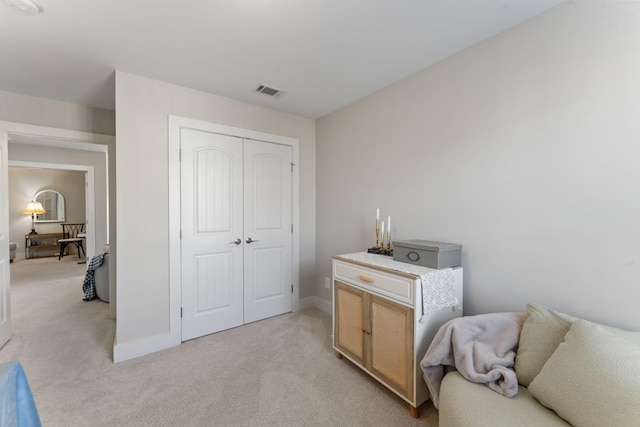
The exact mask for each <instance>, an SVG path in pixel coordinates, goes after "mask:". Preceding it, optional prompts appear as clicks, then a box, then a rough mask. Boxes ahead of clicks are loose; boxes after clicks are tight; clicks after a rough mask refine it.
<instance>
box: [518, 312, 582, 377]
mask: <svg viewBox="0 0 640 427" xmlns="http://www.w3.org/2000/svg"><path fill="white" fill-rule="evenodd" d="M527 313H528V314H529V317H527V319H526V320H525V321H524V324H523V325H522V330H521V331H520V342H519V343H518V352H517V354H516V361H515V365H514V370H515V371H516V376H517V377H518V383H520V384H521V385H523V386H525V387H527V386H528V385H529V383H531V381H533V379H534V378H535V377H536V375H538V373H539V372H540V370H541V369H542V366H543V365H544V364H545V362H546V361H547V359H549V357H550V356H551V355H552V354H553V352H554V351H556V348H558V346H559V345H560V343H561V342H562V340H563V339H564V336H565V335H566V334H567V332H568V331H569V328H570V327H571V324H572V323H573V322H574V321H575V320H576V318H575V317H572V316H569V315H568V314H564V313H561V312H559V311H555V310H552V309H550V308H548V307H545V306H543V305H539V304H527Z"/></svg>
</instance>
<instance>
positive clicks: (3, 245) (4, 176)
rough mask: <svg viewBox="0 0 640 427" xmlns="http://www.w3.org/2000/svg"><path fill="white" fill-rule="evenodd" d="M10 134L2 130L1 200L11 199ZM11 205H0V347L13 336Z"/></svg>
mask: <svg viewBox="0 0 640 427" xmlns="http://www.w3.org/2000/svg"><path fill="white" fill-rule="evenodd" d="M8 141H9V139H8V135H7V133H6V132H0V200H3V201H5V202H6V201H8V200H9V184H8V179H9V166H8V160H7V145H8ZM9 262H10V261H9V206H8V203H2V205H1V206H0V347H2V346H3V345H5V343H6V342H7V341H9V339H10V338H11V310H10V309H11V301H10V299H9V288H10V286H9V282H10V278H9Z"/></svg>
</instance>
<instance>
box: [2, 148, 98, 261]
mask: <svg viewBox="0 0 640 427" xmlns="http://www.w3.org/2000/svg"><path fill="white" fill-rule="evenodd" d="M9 167H18V168H38V169H54V170H68V171H80V172H85V173H86V174H87V175H86V176H87V181H86V182H87V185H86V186H85V189H84V192H85V193H84V194H85V202H84V204H85V217H86V223H87V237H86V240H87V242H86V245H85V248H84V250H85V258H86V259H87V260H89V259H91V257H92V256H93V255H95V254H94V252H95V248H96V244H95V240H96V207H95V205H96V203H95V188H94V167H93V166H84V165H65V164H62V163H40V162H29V161H21V160H9Z"/></svg>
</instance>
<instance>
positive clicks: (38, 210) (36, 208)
mask: <svg viewBox="0 0 640 427" xmlns="http://www.w3.org/2000/svg"><path fill="white" fill-rule="evenodd" d="M46 212H47V211H45V210H44V208H43V207H42V203H40V202H29V203H28V204H27V207H26V208H25V210H23V211H22V213H23V214H25V215H29V214H31V233H29V234H38V233H36V214H43V213H46Z"/></svg>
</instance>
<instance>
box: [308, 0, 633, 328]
mask: <svg viewBox="0 0 640 427" xmlns="http://www.w3.org/2000/svg"><path fill="white" fill-rule="evenodd" d="M638 22H640V4H639V3H638V2H593V1H580V2H568V3H566V4H564V5H562V6H560V7H558V8H556V9H553V10H551V11H549V12H547V13H544V14H542V15H540V16H538V17H536V18H534V19H532V20H530V21H528V22H526V23H524V24H522V25H520V26H518V27H515V28H513V29H511V30H508V31H506V32H504V33H502V34H500V35H498V36H496V37H494V38H492V39H490V40H488V41H486V42H484V43H482V44H480V45H477V46H475V47H472V48H470V49H468V50H466V51H464V52H462V53H460V54H457V55H455V56H452V57H450V58H448V59H446V60H444V61H442V62H441V63H438V64H436V65H434V66H432V67H430V68H427V69H425V70H423V71H421V72H419V73H417V74H415V75H413V76H411V77H409V78H407V79H404V80H402V81H400V82H398V83H396V84H394V85H392V86H390V87H388V88H386V89H384V90H381V91H379V92H377V93H375V94H372V95H370V96H368V97H366V98H364V99H362V100H360V101H359V102H356V103H355V104H352V105H350V106H348V107H346V108H343V109H341V110H339V111H337V112H335V113H333V114H330V115H328V116H326V117H324V118H322V119H320V120H318V122H317V170H318V174H317V215H316V216H317V231H316V232H317V236H318V238H317V251H316V253H317V260H318V262H317V274H316V277H315V288H316V293H317V294H318V295H319V296H321V297H322V298H324V299H326V300H331V295H330V291H329V290H327V289H325V288H324V277H328V276H330V275H331V257H332V256H333V255H336V254H340V253H349V252H354V251H361V250H365V249H366V248H367V247H369V246H372V245H373V243H374V234H375V233H374V223H375V210H376V208H377V207H379V208H380V209H381V216H382V217H383V218H386V216H387V215H391V216H392V221H393V224H394V225H393V235H394V239H395V240H401V239H410V238H421V239H430V240H440V241H447V242H454V243H460V244H463V245H464V248H463V266H464V268H465V284H464V295H465V302H464V305H465V313H466V314H478V313H484V312H492V311H523V310H524V308H525V304H526V303H527V302H529V301H537V302H540V303H543V304H547V305H550V306H552V307H555V308H557V309H559V310H563V311H566V312H569V313H572V314H574V315H577V316H581V317H586V318H589V319H592V320H594V321H602V322H605V323H610V324H613V325H617V326H620V327H628V328H633V329H636V330H638V329H640V317H638V316H637V313H636V309H637V301H638V300H640V288H639V287H638V286H637V284H638V282H639V281H640V245H638V241H639V240H640V221H638V218H640V198H638V197H636V196H635V186H634V183H637V182H640V168H639V167H638V159H639V158H640V144H639V143H638V135H640V120H638V114H639V112H640V25H638Z"/></svg>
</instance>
